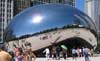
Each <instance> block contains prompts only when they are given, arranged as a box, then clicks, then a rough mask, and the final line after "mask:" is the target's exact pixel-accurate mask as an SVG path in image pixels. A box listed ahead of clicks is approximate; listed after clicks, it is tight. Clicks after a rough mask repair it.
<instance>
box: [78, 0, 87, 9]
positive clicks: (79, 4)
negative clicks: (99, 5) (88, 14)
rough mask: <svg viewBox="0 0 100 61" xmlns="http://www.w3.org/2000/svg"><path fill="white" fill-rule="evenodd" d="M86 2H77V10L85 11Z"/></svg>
mask: <svg viewBox="0 0 100 61" xmlns="http://www.w3.org/2000/svg"><path fill="white" fill-rule="evenodd" d="M84 1H85V0H76V8H78V9H79V10H81V11H84Z"/></svg>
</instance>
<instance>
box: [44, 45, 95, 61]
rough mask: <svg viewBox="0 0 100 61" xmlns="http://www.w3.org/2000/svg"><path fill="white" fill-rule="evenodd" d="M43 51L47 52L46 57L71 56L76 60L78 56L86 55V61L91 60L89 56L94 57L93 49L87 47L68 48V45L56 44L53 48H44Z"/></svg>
mask: <svg viewBox="0 0 100 61" xmlns="http://www.w3.org/2000/svg"><path fill="white" fill-rule="evenodd" d="M43 53H45V57H46V58H47V59H50V58H52V59H58V60H59V59H60V58H64V59H66V58H67V57H69V56H71V57H73V59H74V60H76V57H85V61H89V57H93V54H94V52H93V49H89V48H87V47H81V48H79V47H73V48H72V49H68V48H67V47H66V46H65V47H62V46H54V47H52V48H46V49H44V51H43Z"/></svg>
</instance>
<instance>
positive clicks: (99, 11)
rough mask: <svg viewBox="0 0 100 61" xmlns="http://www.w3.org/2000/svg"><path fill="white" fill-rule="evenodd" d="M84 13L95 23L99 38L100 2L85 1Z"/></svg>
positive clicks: (97, 0) (94, 0)
mask: <svg viewBox="0 0 100 61" xmlns="http://www.w3.org/2000/svg"><path fill="white" fill-rule="evenodd" d="M85 11H86V13H87V14H88V15H89V16H90V17H91V18H92V19H93V21H94V22H95V25H96V27H97V31H98V35H99V37H100V0H85Z"/></svg>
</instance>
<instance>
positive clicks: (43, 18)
mask: <svg viewBox="0 0 100 61" xmlns="http://www.w3.org/2000/svg"><path fill="white" fill-rule="evenodd" d="M74 38H75V40H74ZM77 39H78V41H79V44H80V45H82V46H85V45H87V46H88V47H90V48H91V47H93V48H96V46H97V32H96V27H95V25H94V23H93V21H92V20H91V19H90V18H89V17H88V16H87V15H86V14H84V13H83V12H81V11H79V10H78V9H76V8H74V7H71V6H68V5H63V4H42V5H37V6H33V7H31V8H28V9H26V10H25V11H23V12H21V13H20V14H18V15H17V16H15V18H14V19H12V21H11V23H10V24H9V25H8V27H7V28H6V30H5V33H4V42H7V45H8V46H9V48H10V49H11V50H13V49H14V47H15V46H20V47H21V46H24V47H31V48H32V50H33V51H36V50H39V49H42V48H45V47H48V46H52V44H53V43H58V44H59V43H61V42H64V41H66V42H65V43H67V41H68V40H72V41H71V42H70V41H69V42H68V43H69V44H70V45H73V44H71V43H74V45H75V44H77V43H76V41H77Z"/></svg>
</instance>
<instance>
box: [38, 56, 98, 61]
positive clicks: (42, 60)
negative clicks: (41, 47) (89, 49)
mask: <svg viewBox="0 0 100 61" xmlns="http://www.w3.org/2000/svg"><path fill="white" fill-rule="evenodd" d="M36 61H75V60H73V59H72V58H67V59H66V60H64V59H63V58H61V59H60V60H55V59H49V60H47V59H46V58H37V59H36ZM76 61H85V59H84V57H81V58H77V59H76ZM90 61H100V57H90Z"/></svg>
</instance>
